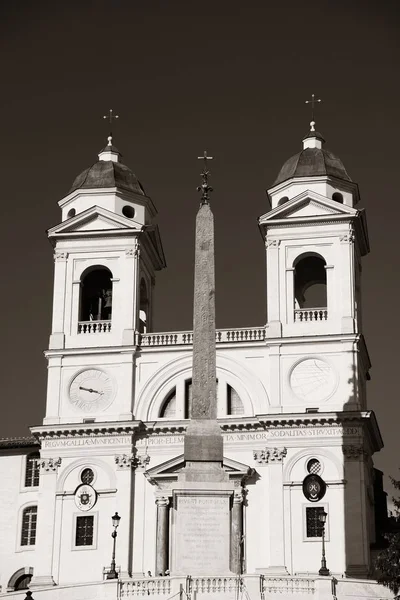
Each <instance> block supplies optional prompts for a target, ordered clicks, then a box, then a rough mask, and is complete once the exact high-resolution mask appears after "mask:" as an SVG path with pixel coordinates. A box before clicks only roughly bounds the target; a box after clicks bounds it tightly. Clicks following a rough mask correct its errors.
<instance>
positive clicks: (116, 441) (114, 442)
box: [42, 435, 132, 448]
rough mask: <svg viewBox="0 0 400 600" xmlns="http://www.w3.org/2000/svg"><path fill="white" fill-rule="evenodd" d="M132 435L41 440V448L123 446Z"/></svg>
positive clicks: (129, 440)
mask: <svg viewBox="0 0 400 600" xmlns="http://www.w3.org/2000/svg"><path fill="white" fill-rule="evenodd" d="M131 443H132V437H131V436H130V435H118V436H117V435H116V436H111V435H109V436H102V437H81V438H66V439H62V440H43V442H42V448H73V447H84V446H86V447H89V448H92V447H94V446H123V445H125V444H131Z"/></svg>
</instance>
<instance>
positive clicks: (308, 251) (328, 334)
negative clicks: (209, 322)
mask: <svg viewBox="0 0 400 600" xmlns="http://www.w3.org/2000/svg"><path fill="white" fill-rule="evenodd" d="M324 144H325V140H324V138H323V136H322V135H321V134H320V133H319V132H318V131H316V129H315V122H314V121H312V122H311V123H310V131H309V132H308V134H307V135H306V136H305V137H304V139H303V149H302V151H301V152H299V153H298V154H296V155H294V156H292V157H291V158H289V159H288V160H287V161H286V162H285V164H284V165H283V167H282V168H281V170H280V172H279V175H278V177H277V179H276V180H275V182H274V184H273V186H272V187H271V188H270V189H268V191H267V193H268V199H269V201H270V204H271V209H272V210H271V211H270V212H268V213H267V214H265V215H263V216H262V217H261V218H260V220H259V224H260V228H261V232H262V234H263V238H264V240H265V248H266V262H267V315H268V316H267V337H268V338H270V339H277V340H279V339H280V340H286V341H285V344H286V343H289V340H291V342H290V343H291V344H292V343H294V341H295V340H297V342H296V353H298V360H299V367H298V369H297V371H298V373H297V374H295V375H293V374H292V375H293V378H294V379H296V381H297V382H298V384H299V386H300V387H301V379H302V377H303V376H304V377H306V379H307V376H306V371H307V369H308V368H309V369H310V373H309V375H310V376H311V371H312V368H311V367H312V366H313V369H314V371H315V373H314V372H313V376H317V372H316V371H317V370H318V369H319V368H321V369H322V371H324V374H323V375H322V378H323V379H324V381H325V379H326V378H327V379H329V380H330V383H329V384H328V382H327V381H326V382H325V383H326V392H327V393H326V394H322V389H323V388H324V385H322V384H321V387H320V388H319V390H320V395H318V394H314V395H313V394H308V393H307V392H306V389H307V382H306V381H305V380H304V386H303V387H302V389H303V392H301V393H300V392H299V393H300V395H301V396H302V397H303V400H305V401H306V404H304V403H300V404H299V406H298V408H300V407H301V410H302V411H304V409H305V408H309V409H314V408H316V409H318V410H319V409H321V408H322V406H323V404H325V403H326V400H327V399H328V398H330V399H331V401H332V402H333V406H332V408H335V410H339V409H342V408H343V406H344V405H346V406H348V407H349V408H350V409H355V408H358V409H359V408H362V407H363V405H364V402H365V399H364V383H365V377H366V375H367V372H368V369H369V366H370V365H369V359H368V354H367V351H366V347H365V343H364V340H363V337H362V335H361V297H360V280H361V258H362V256H364V255H366V254H367V253H368V252H369V242H368V232H367V224H366V218H365V212H364V210H363V209H360V210H359V209H356V208H355V206H356V204H357V203H358V201H359V192H358V186H357V184H356V183H354V182H353V181H352V180H351V179H350V177H349V175H348V173H347V171H346V169H345V167H344V166H343V163H342V162H341V160H340V159H339V158H337V157H336V156H335V155H334V154H332V152H330V151H329V150H326V149H325V148H324ZM334 342H336V345H335V344H334ZM281 347H283V346H281ZM285 347H287V346H285ZM345 347H346V350H345ZM305 355H309V357H310V358H309V361H308V362H304V360H305V359H306V356H305ZM323 355H325V357H324V356H323ZM312 360H314V363H312ZM282 361H284V358H283V357H281V362H282ZM301 361H303V363H302V366H301V367H300V363H301ZM310 361H311V362H310ZM343 361H344V362H346V363H347V364H346V366H345V365H344V364H343ZM335 362H337V363H338V364H337V372H338V371H339V370H341V371H342V372H343V369H344V368H345V371H346V373H347V374H348V377H347V382H348V383H347V388H348V389H347V388H346V385H345V383H344V380H343V378H339V377H337V376H335V375H334V373H335V372H336V367H335V365H334V364H333V363H335ZM339 363H340V364H339ZM295 371H296V369H294V371H293V372H295ZM292 375H289V380H290V378H291V377H292ZM274 377H276V374H274ZM292 383H293V382H292ZM285 385H286V383H285V382H281V384H280V387H281V390H283V391H281V394H282V396H281V401H282V402H288V403H289V404H292V402H293V404H294V403H295V402H296V400H295V397H296V394H292V393H290V394H285V392H284V388H285ZM291 387H293V386H292V385H291ZM350 387H351V388H352V392H351V393H350ZM328 388H329V393H328ZM340 388H342V389H340ZM335 390H336V391H335ZM290 398H291V399H290Z"/></svg>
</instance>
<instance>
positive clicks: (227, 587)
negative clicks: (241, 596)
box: [188, 577, 241, 594]
mask: <svg viewBox="0 0 400 600" xmlns="http://www.w3.org/2000/svg"><path fill="white" fill-rule="evenodd" d="M188 583H189V586H188V589H189V593H192V592H197V593H200V594H213V593H225V592H236V591H237V590H238V589H240V587H241V579H240V578H239V577H189V582H188Z"/></svg>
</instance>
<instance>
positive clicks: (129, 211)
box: [122, 204, 135, 219]
mask: <svg viewBox="0 0 400 600" xmlns="http://www.w3.org/2000/svg"><path fill="white" fill-rule="evenodd" d="M122 214H123V215H124V217H127V218H128V219H133V217H134V216H135V209H134V208H133V206H129V204H126V205H125V206H124V207H123V209H122Z"/></svg>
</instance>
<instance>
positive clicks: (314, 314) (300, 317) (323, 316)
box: [294, 308, 328, 323]
mask: <svg viewBox="0 0 400 600" xmlns="http://www.w3.org/2000/svg"><path fill="white" fill-rule="evenodd" d="M327 319H328V310H327V309H326V308H296V310H295V311H294V320H295V322H296V323H308V322H309V321H326V320H327Z"/></svg>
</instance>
